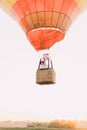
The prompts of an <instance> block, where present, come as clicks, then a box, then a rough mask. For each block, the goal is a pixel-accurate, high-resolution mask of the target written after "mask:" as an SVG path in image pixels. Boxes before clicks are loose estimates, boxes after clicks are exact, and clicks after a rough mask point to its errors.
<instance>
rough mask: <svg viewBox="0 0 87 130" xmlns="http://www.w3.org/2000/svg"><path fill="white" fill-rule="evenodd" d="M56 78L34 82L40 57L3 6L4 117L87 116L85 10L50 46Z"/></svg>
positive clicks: (0, 107)
mask: <svg viewBox="0 0 87 130" xmlns="http://www.w3.org/2000/svg"><path fill="white" fill-rule="evenodd" d="M49 51H50V55H51V57H52V59H53V64H54V70H55V71H56V84H54V85H42V86H41V85H37V84H36V83H35V80H36V79H35V77H36V70H37V67H38V62H39V57H38V53H37V52H36V51H35V50H34V48H33V47H32V46H31V44H30V43H29V42H28V40H27V38H26V36H25V34H24V32H23V30H22V29H21V27H20V26H19V25H18V23H16V22H15V21H14V20H13V19H12V18H11V17H9V16H8V15H7V14H6V13H5V12H3V11H2V10H1V9H0V120H1V121H2V120H13V121H14V120H35V121H37V120H40V121H48V120H54V119H71V120H80V119H84V120H87V101H86V100H87V12H84V13H83V14H81V15H80V16H79V17H78V19H77V20H76V21H75V22H74V23H73V24H72V26H71V27H70V29H69V31H68V32H67V34H66V36H65V39H64V40H63V41H61V42H59V43H56V44H55V45H54V46H52V47H51V49H50V50H49Z"/></svg>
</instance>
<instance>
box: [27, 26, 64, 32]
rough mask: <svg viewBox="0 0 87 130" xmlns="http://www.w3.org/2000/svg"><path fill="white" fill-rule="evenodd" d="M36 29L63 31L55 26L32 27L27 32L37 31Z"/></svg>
mask: <svg viewBox="0 0 87 130" xmlns="http://www.w3.org/2000/svg"><path fill="white" fill-rule="evenodd" d="M37 30H56V31H60V32H61V33H64V31H63V30H61V29H59V28H58V27H57V28H55V27H40V28H35V29H32V30H30V31H29V32H28V33H31V32H34V31H37Z"/></svg>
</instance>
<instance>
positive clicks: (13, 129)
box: [0, 127, 87, 130]
mask: <svg viewBox="0 0 87 130" xmlns="http://www.w3.org/2000/svg"><path fill="white" fill-rule="evenodd" d="M0 130H87V128H75V129H69V128H38V127H36V128H32V127H30V128H0Z"/></svg>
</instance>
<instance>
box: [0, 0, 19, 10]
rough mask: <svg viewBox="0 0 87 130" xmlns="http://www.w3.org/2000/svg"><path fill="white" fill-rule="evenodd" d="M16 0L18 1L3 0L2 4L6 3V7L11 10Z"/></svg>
mask: <svg viewBox="0 0 87 130" xmlns="http://www.w3.org/2000/svg"><path fill="white" fill-rule="evenodd" d="M15 2H17V0H1V5H4V8H6V9H8V10H10V9H11V8H12V5H14V3H15Z"/></svg>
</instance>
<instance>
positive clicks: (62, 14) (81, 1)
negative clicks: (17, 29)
mask: <svg viewBox="0 0 87 130" xmlns="http://www.w3.org/2000/svg"><path fill="white" fill-rule="evenodd" d="M0 4H1V7H3V9H5V10H6V12H7V13H9V14H10V15H11V16H13V17H15V19H16V20H17V21H18V22H19V24H20V25H21V27H22V28H23V30H24V31H25V33H26V36H27V38H28V40H29V41H30V43H31V44H32V45H33V47H34V48H35V49H36V50H37V51H39V50H44V49H49V48H50V47H51V46H52V45H53V44H55V43H56V42H58V41H60V40H62V39H63V38H64V36H65V34H66V32H67V30H68V29H69V27H70V25H71V23H72V22H73V21H74V20H75V18H76V17H77V16H78V15H79V14H80V13H81V11H82V10H84V9H85V8H86V7H87V0H1V2H0Z"/></svg>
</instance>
